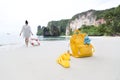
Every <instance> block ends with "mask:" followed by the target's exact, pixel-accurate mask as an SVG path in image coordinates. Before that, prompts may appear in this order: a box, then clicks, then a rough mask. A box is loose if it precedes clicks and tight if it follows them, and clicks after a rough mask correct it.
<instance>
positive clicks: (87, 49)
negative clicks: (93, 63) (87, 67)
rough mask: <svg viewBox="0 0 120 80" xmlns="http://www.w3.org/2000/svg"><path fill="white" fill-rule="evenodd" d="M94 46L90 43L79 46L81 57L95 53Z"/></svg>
mask: <svg viewBox="0 0 120 80" xmlns="http://www.w3.org/2000/svg"><path fill="white" fill-rule="evenodd" d="M93 52H94V47H93V46H92V45H91V44H90V45H81V46H80V48H79V57H90V56H92V55H93Z"/></svg>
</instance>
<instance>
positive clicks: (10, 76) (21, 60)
mask: <svg viewBox="0 0 120 80" xmlns="http://www.w3.org/2000/svg"><path fill="white" fill-rule="evenodd" d="M91 40H92V44H93V46H94V48H95V53H94V55H93V56H92V57H87V58H74V57H71V60H70V68H63V67H62V66H61V65H59V64H58V63H57V62H56V59H57V58H58V57H59V56H60V55H61V54H62V53H64V52H66V51H67V50H68V43H69V41H68V40H65V41H40V46H35V47H33V46H29V47H25V46H24V44H21V45H19V47H17V48H11V47H12V46H9V49H5V48H0V80H120V62H119V61H120V38H119V37H91Z"/></svg>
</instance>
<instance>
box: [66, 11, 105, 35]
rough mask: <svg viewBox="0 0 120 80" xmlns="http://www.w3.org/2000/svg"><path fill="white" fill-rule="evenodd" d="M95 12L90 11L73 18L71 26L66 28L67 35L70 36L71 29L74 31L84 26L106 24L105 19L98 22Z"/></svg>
mask: <svg viewBox="0 0 120 80" xmlns="http://www.w3.org/2000/svg"><path fill="white" fill-rule="evenodd" d="M95 12H96V11H95V10H89V11H86V12H83V13H80V14H77V15H75V16H73V17H72V19H71V20H70V22H69V25H68V26H67V28H66V35H68V34H69V31H70V29H71V30H72V31H74V30H76V29H78V28H80V27H81V26H82V25H95V26H97V25H99V24H103V23H105V21H104V19H98V20H96V18H97V16H96V15H95Z"/></svg>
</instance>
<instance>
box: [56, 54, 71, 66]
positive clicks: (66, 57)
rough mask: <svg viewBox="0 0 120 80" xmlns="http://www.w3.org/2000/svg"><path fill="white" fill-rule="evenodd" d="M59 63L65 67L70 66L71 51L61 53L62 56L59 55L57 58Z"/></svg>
mask: <svg viewBox="0 0 120 80" xmlns="http://www.w3.org/2000/svg"><path fill="white" fill-rule="evenodd" d="M57 63H59V64H60V65H62V66H63V67H65V68H69V67H70V53H68V52H67V53H64V54H62V55H60V57H58V59H57Z"/></svg>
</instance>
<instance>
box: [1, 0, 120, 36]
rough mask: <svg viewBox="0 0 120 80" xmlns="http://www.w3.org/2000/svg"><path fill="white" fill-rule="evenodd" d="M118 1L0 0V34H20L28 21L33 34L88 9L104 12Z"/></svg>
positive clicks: (118, 3) (119, 1)
mask: <svg viewBox="0 0 120 80" xmlns="http://www.w3.org/2000/svg"><path fill="white" fill-rule="evenodd" d="M118 5H120V0H0V33H18V34H19V33H20V31H21V28H22V26H23V25H24V23H25V20H28V22H29V25H30V26H31V29H32V31H33V33H34V34H35V33H36V32H37V26H38V25H41V26H47V23H48V22H49V21H52V20H61V19H70V18H72V17H73V16H74V15H75V14H77V13H81V12H84V11H87V10H90V9H95V10H104V9H109V8H112V7H117V6H118Z"/></svg>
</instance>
